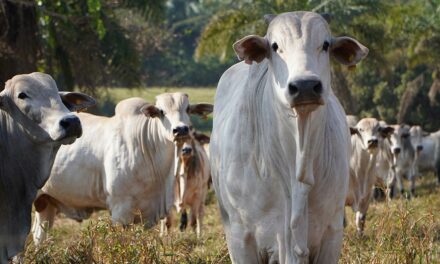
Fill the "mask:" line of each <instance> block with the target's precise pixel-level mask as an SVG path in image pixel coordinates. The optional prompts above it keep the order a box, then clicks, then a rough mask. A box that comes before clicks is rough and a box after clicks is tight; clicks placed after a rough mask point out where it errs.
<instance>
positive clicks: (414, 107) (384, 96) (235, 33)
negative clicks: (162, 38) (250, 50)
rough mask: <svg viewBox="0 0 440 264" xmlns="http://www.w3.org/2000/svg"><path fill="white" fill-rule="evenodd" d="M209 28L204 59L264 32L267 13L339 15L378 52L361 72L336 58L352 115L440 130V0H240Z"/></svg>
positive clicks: (339, 28)
mask: <svg viewBox="0 0 440 264" xmlns="http://www.w3.org/2000/svg"><path fill="white" fill-rule="evenodd" d="M227 6H228V7H227V8H223V9H222V10H220V11H218V12H217V13H216V14H215V15H214V16H213V17H212V19H211V20H210V22H209V23H208V24H207V26H206V27H205V29H204V31H203V33H202V35H201V38H200V40H201V41H200V42H199V45H198V47H197V50H196V57H198V58H201V57H203V56H205V55H206V54H209V55H210V56H212V55H213V54H215V55H216V56H217V57H218V58H219V59H220V60H224V59H226V58H230V57H232V56H234V55H233V51H232V49H231V48H230V47H231V45H232V43H233V42H235V41H236V40H238V39H239V38H241V37H243V36H245V35H248V34H260V35H264V32H265V30H266V25H265V24H264V22H263V20H262V17H263V15H264V14H267V13H275V14H277V13H280V12H286V11H290V10H313V11H316V12H327V13H330V14H332V17H333V19H332V22H331V28H332V31H333V34H335V35H343V34H344V35H350V36H354V37H356V38H357V39H358V40H360V41H361V42H362V43H364V44H365V45H366V46H368V47H369V49H370V54H369V56H368V58H367V59H366V60H364V62H362V63H361V65H360V66H358V68H357V70H356V71H354V72H349V71H348V70H347V69H345V68H343V67H341V66H339V65H336V64H334V70H333V82H334V84H333V89H334V91H335V92H336V94H337V96H338V97H339V98H340V99H341V101H342V104H343V105H344V108H345V109H346V111H347V112H348V113H351V114H358V115H360V116H376V117H379V118H381V119H384V120H386V121H387V122H390V123H397V122H406V123H410V124H422V125H423V126H424V127H425V129H428V130H431V131H432V130H436V129H439V128H440V120H439V119H438V118H437V117H438V116H439V114H440V108H439V106H440V104H439V100H438V99H439V98H438V92H439V90H440V74H439V70H440V52H438V50H439V46H440V2H439V1H424V0H393V1H374V0H334V1H313V0H286V1H276V0H254V1H248V0H239V1H231V2H229V3H228V4H227Z"/></svg>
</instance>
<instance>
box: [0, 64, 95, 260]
mask: <svg viewBox="0 0 440 264" xmlns="http://www.w3.org/2000/svg"><path fill="white" fill-rule="evenodd" d="M94 104H95V101H94V100H93V98H91V97H89V96H86V95H84V94H81V93H67V92H63V93H58V88H57V86H56V83H55V81H54V80H53V79H52V77H50V76H49V75H47V74H44V73H38V72H34V73H31V74H22V75H17V76H14V77H13V78H12V79H11V80H9V81H7V82H6V86H5V88H4V90H3V91H2V92H1V93H0V263H6V262H7V261H8V260H10V259H11V258H12V257H14V256H15V255H17V254H18V253H19V252H21V251H22V250H23V248H24V244H25V240H26V237H27V235H28V233H29V230H30V228H31V210H32V202H33V200H34V199H35V196H36V195H37V191H38V189H39V188H41V186H43V184H44V183H45V182H46V180H47V178H48V177H49V173H50V169H51V167H52V164H53V161H54V158H55V155H56V153H57V151H58V148H59V147H60V146H61V145H62V144H71V143H73V142H74V141H75V139H76V138H77V137H80V136H81V133H82V128H81V123H80V121H79V119H78V118H77V117H76V116H75V115H73V114H72V113H70V111H71V110H73V111H79V110H81V109H82V108H86V107H90V106H93V105H94Z"/></svg>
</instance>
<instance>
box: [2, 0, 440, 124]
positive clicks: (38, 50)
mask: <svg viewBox="0 0 440 264" xmlns="http://www.w3.org/2000/svg"><path fill="white" fill-rule="evenodd" d="M291 10H313V11H316V12H328V13H330V14H332V15H333V20H332V23H331V27H332V30H333V33H334V34H335V35H343V34H344V35H350V36H354V37H356V38H357V39H359V40H360V41H361V42H362V43H364V44H365V45H366V46H368V47H369V48H370V54H369V56H368V59H366V60H365V61H364V62H363V63H362V64H361V65H360V66H359V67H358V68H357V70H356V71H353V72H351V71H348V70H347V69H345V68H343V67H341V66H339V65H336V64H334V69H333V82H334V85H333V89H334V90H335V92H336V94H337V95H338V97H339V98H340V99H341V101H342V103H343V105H344V107H345V109H346V111H347V112H348V113H350V114H358V115H361V116H367V115H368V116H376V117H379V118H381V119H383V120H385V121H387V122H389V123H399V122H407V123H410V124H416V123H417V124H422V125H423V127H424V128H425V129H427V130H429V131H433V130H437V129H438V128H440V119H438V118H436V117H437V116H439V115H440V107H439V104H440V102H439V98H438V92H439V90H440V66H439V65H440V52H439V50H440V1H438V0H430V1H426V0H390V1H376V0H325V1H323V0H283V1H280V0H63V1H61V0H1V1H0V81H2V82H4V81H6V80H7V79H8V78H10V77H11V76H13V75H15V74H17V73H23V72H30V71H35V70H39V71H44V72H47V73H50V74H52V75H53V76H54V77H55V78H56V80H57V82H58V85H59V86H60V88H61V89H63V90H72V89H74V88H75V87H77V88H78V89H80V90H84V91H87V92H89V93H94V94H100V93H99V90H100V89H98V90H97V89H96V87H102V86H105V87H115V86H117V87H150V86H158V85H160V86H192V87H198V86H215V85H216V83H217V81H218V79H219V77H220V75H221V73H222V72H223V71H224V70H225V69H226V68H227V67H229V66H230V65H231V64H232V63H234V62H235V61H236V59H235V55H234V54H233V50H232V49H231V45H232V43H233V42H234V41H236V40H237V39H239V38H241V37H243V36H245V35H247V34H260V35H264V33H265V30H266V25H265V23H264V22H263V20H262V16H263V15H264V14H267V13H281V12H285V11H291Z"/></svg>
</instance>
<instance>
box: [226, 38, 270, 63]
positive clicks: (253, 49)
mask: <svg viewBox="0 0 440 264" xmlns="http://www.w3.org/2000/svg"><path fill="white" fill-rule="evenodd" d="M233 48H234V51H235V54H237V56H238V58H239V59H240V60H244V62H245V63H247V64H252V62H253V61H256V62H261V61H262V60H264V58H268V57H269V53H270V52H269V51H270V48H269V42H268V40H267V39H266V38H263V37H260V36H255V35H250V36H247V37H244V38H242V39H240V40H239V41H237V42H235V43H234V45H233Z"/></svg>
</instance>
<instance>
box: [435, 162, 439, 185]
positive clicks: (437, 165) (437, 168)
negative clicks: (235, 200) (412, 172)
mask: <svg viewBox="0 0 440 264" xmlns="http://www.w3.org/2000/svg"><path fill="white" fill-rule="evenodd" d="M435 174H437V185H438V186H440V162H437V164H436V166H435Z"/></svg>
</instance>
